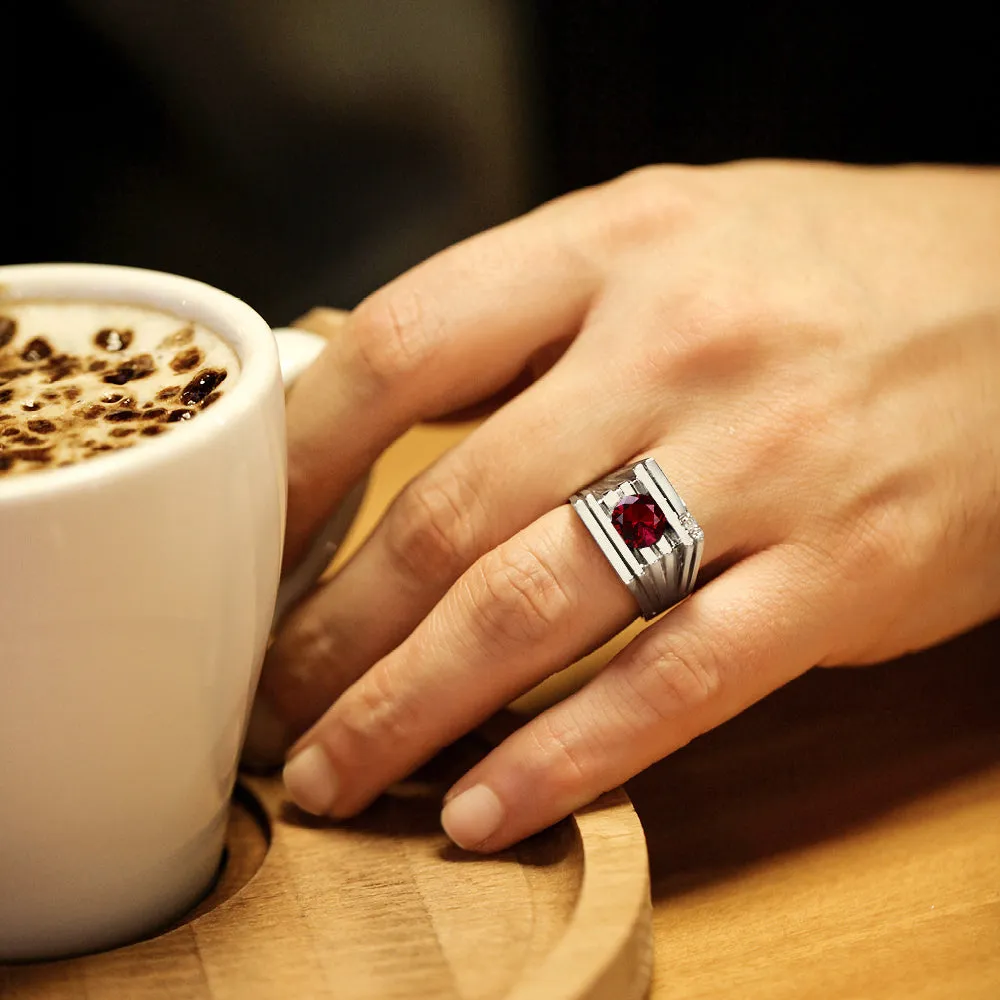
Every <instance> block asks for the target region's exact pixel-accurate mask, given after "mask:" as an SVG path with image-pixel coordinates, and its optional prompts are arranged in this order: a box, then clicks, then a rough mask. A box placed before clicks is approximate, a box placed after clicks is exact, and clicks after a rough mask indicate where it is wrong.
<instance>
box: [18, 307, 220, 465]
mask: <svg viewBox="0 0 1000 1000" xmlns="http://www.w3.org/2000/svg"><path fill="white" fill-rule="evenodd" d="M238 377H239V362H238V361H237V358H236V355H235V353H234V352H233V350H232V348H231V347H230V346H229V345H228V344H227V343H226V342H225V341H224V340H222V339H221V338H220V337H219V336H218V335H216V334H215V333H213V332H212V331H211V330H209V329H208V328H207V327H204V326H201V325H200V324H197V323H189V322H187V321H185V320H182V319H180V318H178V317H177V316H174V315H171V314H170V313H168V312H162V311H160V310H157V309H147V308H144V307H141V306H134V305H118V304H114V303H103V302H77V301H65V302H64V301H23V302H19V301H9V302H5V301H2V300H0V477H2V476H10V475H20V474H23V473H27V472H34V471H38V470H42V469H47V468H53V467H60V466H66V465H73V464H75V463H76V462H82V461H86V460H88V459H91V458H96V457H98V456H100V455H104V454H108V453H110V452H114V451H120V450H122V449H124V448H131V447H133V446H135V445H136V444H139V443H141V442H147V441H154V440H155V439H156V438H157V437H159V436H160V435H162V434H164V433H167V432H168V431H171V430H173V429H175V428H177V427H180V426H182V425H183V424H184V423H186V422H188V421H190V420H192V419H194V418H195V417H197V416H198V415H199V414H200V413H202V412H203V411H204V410H205V409H207V408H208V407H209V406H211V405H213V404H214V403H215V402H216V401H217V400H218V399H219V398H220V397H221V396H222V394H223V393H224V392H225V391H226V389H228V388H230V387H231V386H232V384H233V382H234V381H235V379H236V378H238ZM223 383H225V388H223Z"/></svg>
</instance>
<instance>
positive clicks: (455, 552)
mask: <svg viewBox="0 0 1000 1000" xmlns="http://www.w3.org/2000/svg"><path fill="white" fill-rule="evenodd" d="M477 503H478V500H477V498H476V493H475V491H474V490H473V489H472V488H471V487H470V486H469V485H468V483H467V482H466V480H465V479H464V478H462V477H459V476H453V477H451V478H450V479H449V480H447V481H446V480H443V479H442V478H440V477H439V476H434V477H431V476H427V477H424V478H422V479H418V480H416V481H414V482H413V483H411V484H410V486H408V487H407V488H406V489H405V490H404V491H403V492H402V493H401V494H400V495H399V497H398V498H397V499H396V501H395V502H394V503H393V505H392V508H391V509H390V511H389V516H388V518H387V523H386V532H387V535H386V538H387V544H388V548H389V554H390V558H391V559H392V562H393V564H394V565H395V566H397V567H398V568H399V569H401V570H402V572H403V573H404V575H406V576H408V577H410V578H411V579H412V580H415V581H417V582H419V583H421V584H427V583H428V582H430V583H445V582H451V581H452V580H455V579H457V578H458V576H460V575H461V573H462V571H463V570H464V569H465V568H466V567H467V566H468V565H469V564H470V563H471V562H472V560H473V559H474V558H475V557H476V555H478V553H477V552H476V538H477V534H478V532H477V530H476V527H475V513H476V506H475V505H476V504H477Z"/></svg>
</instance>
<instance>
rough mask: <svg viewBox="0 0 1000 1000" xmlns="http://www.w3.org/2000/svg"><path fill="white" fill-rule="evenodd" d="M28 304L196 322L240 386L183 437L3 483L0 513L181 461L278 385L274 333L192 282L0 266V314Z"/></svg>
mask: <svg viewBox="0 0 1000 1000" xmlns="http://www.w3.org/2000/svg"><path fill="white" fill-rule="evenodd" d="M30 299H50V300H72V301H76V302H108V303H116V304H117V303H121V304H127V305H137V306H144V307H147V308H153V309H159V310H162V311H163V312H167V313H171V314H172V315H175V316H177V317H178V318H179V319H181V320H187V321H190V322H197V323H200V324H201V325H203V326H205V327H207V328H208V329H209V330H211V331H212V332H213V333H214V334H215V335H216V336H218V337H221V338H222V339H223V340H224V341H225V342H226V343H227V344H228V345H229V346H230V347H231V348H232V349H233V350H234V351H235V353H236V356H237V358H238V360H239V364H240V371H239V378H237V379H236V381H235V384H234V385H233V387H232V389H230V390H229V391H227V392H225V393H223V395H222V398H221V399H220V400H219V401H218V402H217V403H216V405H215V406H213V407H212V408H211V410H209V411H207V412H205V413H203V414H201V415H200V416H199V419H198V420H193V421H191V422H190V423H189V424H188V426H186V427H184V428H182V429H180V433H174V434H165V435H162V436H160V437H159V438H157V439H156V440H154V441H150V442H148V443H147V444H143V445H141V446H139V447H137V448H123V449H121V450H118V451H115V452H111V453H110V454H106V455H101V456H100V457H98V458H96V459H89V460H86V461H80V462H75V463H73V464H72V465H68V466H65V467H62V468H47V469H39V470H37V471H33V472H30V473H27V474H25V475H19V476H10V477H4V476H0V507H3V506H4V505H9V504H11V503H16V502H19V501H25V500H34V499H38V498H39V497H40V496H48V495H50V494H60V493H65V492H67V491H73V490H80V489H88V488H98V489H100V488H106V485H107V484H108V483H109V482H112V481H116V480H120V479H121V478H122V477H125V476H130V475H145V474H148V472H149V471H151V470H152V469H153V468H156V467H160V466H162V465H165V464H167V463H171V462H174V461H177V460H178V459H182V458H183V456H184V455H186V454H189V453H190V452H192V451H195V450H197V449H198V448H201V447H203V446H204V444H205V442H207V441H208V440H209V439H214V438H215V437H216V436H217V435H218V434H219V433H220V431H221V430H222V429H223V427H224V426H225V425H229V424H233V423H237V422H239V421H240V420H241V418H243V417H245V416H247V415H248V414H249V412H250V411H252V410H253V409H254V408H255V407H256V406H257V405H258V404H259V402H260V400H261V399H262V398H264V397H265V396H266V395H267V393H268V391H269V390H270V389H271V388H272V387H273V386H274V385H275V383H276V382H277V381H278V380H279V379H280V366H279V363H278V350H277V346H276V344H275V341H274V336H273V334H272V332H271V327H270V326H269V325H268V323H267V322H266V321H265V320H264V318H263V317H262V316H261V315H260V314H259V313H258V312H257V311H256V310H255V309H253V308H252V307H251V306H250V305H248V304H247V303H246V302H244V301H243V300H242V299H239V298H237V297H236V296H235V295H232V294H230V293H229V292H224V291H222V289H220V288H216V287H214V286H213V285H209V284H206V283H205V282H202V281H198V280H196V279H194V278H188V277H184V276H182V275H178V274H171V273H168V272H166V271H156V270H152V269H149V268H141V267H127V266H122V265H117V264H92V263H80V264H76V263H62V262H52V263H38V264H9V265H2V266H0V311H2V310H3V307H4V304H5V303H8V302H17V301H24V300H30Z"/></svg>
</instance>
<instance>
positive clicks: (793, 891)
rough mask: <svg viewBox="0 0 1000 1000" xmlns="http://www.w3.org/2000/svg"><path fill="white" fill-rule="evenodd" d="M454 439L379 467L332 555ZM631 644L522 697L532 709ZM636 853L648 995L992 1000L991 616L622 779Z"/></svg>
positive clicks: (997, 741) (761, 708)
mask: <svg viewBox="0 0 1000 1000" xmlns="http://www.w3.org/2000/svg"><path fill="white" fill-rule="evenodd" d="M464 433H467V428H464V427H434V428H418V429H416V430H415V431H413V432H411V433H410V434H408V435H407V436H405V437H404V438H403V439H402V440H401V441H399V442H397V444H396V445H395V446H393V448H391V449H390V450H389V451H388V452H387V453H386V455H385V456H384V457H383V459H382V460H381V462H380V463H379V466H378V467H377V469H376V472H375V475H374V477H373V482H372V487H371V490H370V493H369V496H368V499H367V500H366V502H365V506H364V508H363V511H362V513H361V516H360V517H359V522H358V524H357V526H356V530H355V531H354V532H353V533H352V539H351V540H350V541H349V543H348V549H350V548H351V547H353V545H356V544H357V541H358V539H360V538H361V537H363V535H364V534H365V533H366V532H367V531H368V529H369V528H370V527H371V525H372V524H373V523H374V520H375V518H376V517H377V516H378V513H379V512H380V511H381V510H382V509H384V507H385V505H386V504H387V503H388V501H389V500H390V499H391V497H392V496H393V495H394V494H395V493H396V492H397V490H398V489H399V488H400V487H401V486H402V485H403V483H405V482H406V480H407V479H408V478H409V477H410V476H412V475H413V474H414V473H415V472H417V471H418V470H419V469H421V468H422V467H424V466H425V465H426V464H427V463H428V462H430V461H431V460H432V459H433V458H434V457H436V456H437V455H438V454H440V453H441V452H442V451H443V450H444V449H446V448H447V447H449V446H450V445H451V444H453V443H454V442H455V441H456V440H458V439H459V438H460V437H461V436H462V435H463V434H464ZM628 637H629V633H626V634H624V635H623V636H621V637H619V638H618V639H616V640H615V641H614V642H612V643H610V644H609V645H608V646H607V647H605V648H604V649H603V650H601V651H599V652H598V653H596V654H594V655H593V656H591V657H589V658H588V659H587V660H586V661H584V662H583V663H581V664H578V665H577V666H576V667H574V668H572V669H571V670H569V671H567V672H565V673H564V674H562V675H560V676H558V677H557V678H553V679H552V680H551V681H549V682H547V683H546V684H545V685H542V687H541V688H539V689H537V690H536V691H535V692H532V693H531V694H530V695H529V696H527V697H525V698H523V699H521V701H520V702H518V703H517V704H516V705H515V708H517V709H518V710H519V711H522V712H526V713H527V712H531V711H534V710H537V709H538V708H540V707H541V706H543V705H544V704H546V703H548V702H549V701H551V699H552V698H553V697H556V696H558V695H559V694H560V693H563V692H564V691H565V690H568V689H570V688H572V687H574V686H577V685H578V684H579V683H581V682H582V681H583V680H585V679H586V677H587V676H588V674H590V673H592V672H593V671H594V670H595V669H598V668H599V667H600V665H601V664H602V663H603V662H604V661H605V660H606V659H607V656H608V655H609V653H610V652H612V651H613V650H614V649H615V648H617V647H619V646H620V645H621V644H622V643H623V642H625V641H627V639H628ZM628 791H629V794H630V795H631V796H632V799H633V802H634V804H635V807H636V810H637V812H638V814H639V817H640V819H641V821H642V824H643V827H644V829H645V832H646V837H647V840H648V844H649V854H650V865H651V875H652V892H653V907H654V915H653V920H654V936H655V952H656V954H655V972H654V981H653V987H652V993H651V996H652V997H653V998H656V1000H658V998H664V1000H666V998H668V997H669V998H670V1000H681V998H695V997H699V998H700V997H706V998H707V997H719V996H727V997H729V996H732V997H740V998H741V1000H752V998H757V997H760V998H765V997H766V998H768V1000H782V998H785V997H787V998H795V1000H805V998H810V997H817V998H824V1000H839V998H845V1000H846V998H856V997H872V998H880V1000H892V998H896V997H899V998H906V1000H912V998H915V997H920V998H937V997H941V998H947V1000H979V998H982V1000H987V998H989V1000H997V998H1000V622H996V623H994V624H992V625H989V626H986V627H984V628H982V629H980V630H978V631H976V632H974V633H972V634H970V635H968V636H965V637H963V638H960V639H958V640H956V641H954V642H952V643H950V644H949V645H947V646H944V647H940V648H938V649H936V650H932V651H930V652H927V653H924V654H920V655H917V656H913V657H909V658H907V659H904V660H902V661H899V662H896V663H891V664H886V665H884V666H880V667H875V668H866V669H857V670H814V671H812V672H811V673H809V674H807V675H806V676H805V677H802V678H800V679H799V680H797V681H795V682H794V683H792V684H789V685H788V686H787V687H786V688H784V689H783V690H781V691H779V692H777V693H775V694H774V695H772V696H771V697H770V698H768V699H766V700H765V701H764V702H762V703H761V704H759V705H757V706H755V707H754V708H752V709H750V710H749V711H747V712H745V713H743V715H741V716H740V717H739V718H737V719H734V720H733V721H732V722H730V723H728V724H727V725H725V726H722V727H721V728H720V729H718V730H716V731H714V732H712V733H710V734H708V735H706V736H704V737H702V738H701V739H699V740H696V741H695V742H694V743H693V744H692V745H690V746H689V747H687V748H685V749H683V750H681V751H679V752H678V753H675V754H673V755H672V756H671V757H670V758H668V759H666V760H664V761H661V762H660V763H659V764H657V765H656V766H654V767H652V768H650V769H649V770H647V771H646V772H645V773H643V774H642V775H640V776H639V777H637V778H635V779H634V780H633V781H631V782H630V783H629V785H628Z"/></svg>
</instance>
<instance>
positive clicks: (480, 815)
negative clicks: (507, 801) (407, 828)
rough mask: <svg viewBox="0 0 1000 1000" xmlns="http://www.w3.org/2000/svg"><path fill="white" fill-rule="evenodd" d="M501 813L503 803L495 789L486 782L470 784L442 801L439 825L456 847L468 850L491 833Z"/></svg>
mask: <svg viewBox="0 0 1000 1000" xmlns="http://www.w3.org/2000/svg"><path fill="white" fill-rule="evenodd" d="M503 817H504V810H503V805H502V804H501V802H500V799H498V798H497V795H496V792H494V791H493V789H492V788H490V787H488V786H487V785H473V786H472V788H470V789H468V790H467V791H464V792H462V794H461V795H456V796H455V798H453V799H451V800H450V801H448V802H446V803H445V807H444V809H443V810H442V811H441V825H442V826H443V827H444V832H445V833H446V834H448V836H449V837H451V839H452V840H453V841H454V842H455V843H456V844H458V846H459V847H464V848H465V849H467V850H468V849H470V848H473V847H478V846H479V845H480V844H482V843H483V842H484V841H486V840H488V839H489V838H490V837H492V836H493V834H494V833H496V832H497V830H499V829H500V824H501V823H502V822H503Z"/></svg>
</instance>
